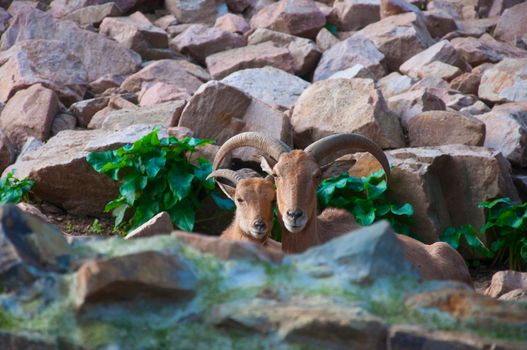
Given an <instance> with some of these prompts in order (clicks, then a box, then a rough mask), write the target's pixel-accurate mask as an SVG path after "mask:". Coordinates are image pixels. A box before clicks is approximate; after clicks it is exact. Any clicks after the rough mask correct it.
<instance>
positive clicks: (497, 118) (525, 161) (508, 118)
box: [476, 102, 527, 167]
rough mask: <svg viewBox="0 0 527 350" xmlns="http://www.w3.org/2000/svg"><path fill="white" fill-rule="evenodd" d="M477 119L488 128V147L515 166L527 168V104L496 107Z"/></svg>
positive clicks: (508, 104) (486, 138) (507, 104)
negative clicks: (495, 150)
mask: <svg viewBox="0 0 527 350" xmlns="http://www.w3.org/2000/svg"><path fill="white" fill-rule="evenodd" d="M476 117H477V118H478V119H480V120H481V121H483V122H484V123H485V125H486V126H487V136H486V137H485V146H486V147H489V148H494V149H497V150H498V151H500V152H501V153H502V154H503V155H504V156H505V157H506V158H507V159H508V160H509V161H511V162H512V163H513V164H515V165H518V166H520V167H526V166H527V102H519V103H506V104H503V105H496V106H494V108H493V109H492V110H491V111H490V112H488V113H485V114H480V115H478V116H476Z"/></svg>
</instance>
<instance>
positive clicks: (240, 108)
mask: <svg viewBox="0 0 527 350" xmlns="http://www.w3.org/2000/svg"><path fill="white" fill-rule="evenodd" d="M178 125H179V126H184V127H187V128H189V129H191V130H193V131H194V132H195V135H196V137H199V138H207V139H212V140H214V141H216V144H217V145H221V144H223V143H224V142H225V141H227V140H228V139H229V138H231V137H232V136H234V135H236V134H239V133H240V132H243V131H259V132H263V133H264V134H267V135H269V136H272V137H275V138H277V139H280V140H283V141H286V142H287V141H288V139H289V125H288V121H287V118H286V117H285V116H284V115H283V113H281V112H280V111H278V110H275V109H273V108H271V107H270V106H268V105H267V104H265V103H263V102H261V101H259V100H256V99H253V98H251V97H250V96H248V95H246V94H245V93H243V92H242V91H240V90H238V89H236V88H234V87H232V86H229V85H226V84H224V83H222V82H219V81H210V82H208V83H206V84H203V85H202V86H201V87H200V88H199V90H198V91H196V93H195V94H194V96H192V98H191V99H190V101H189V102H188V104H187V106H186V107H185V109H184V110H183V113H182V114H181V118H180V120H179V124H178Z"/></svg>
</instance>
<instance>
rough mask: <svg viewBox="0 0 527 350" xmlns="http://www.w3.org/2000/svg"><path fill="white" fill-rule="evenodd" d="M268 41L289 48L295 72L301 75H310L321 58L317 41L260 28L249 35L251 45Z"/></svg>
mask: <svg viewBox="0 0 527 350" xmlns="http://www.w3.org/2000/svg"><path fill="white" fill-rule="evenodd" d="M266 41H269V42H272V43H273V44H275V45H276V46H278V47H283V48H287V49H288V50H289V53H290V54H291V56H292V57H293V60H294V63H293V66H294V68H293V69H294V72H295V74H297V75H300V76H310V75H311V73H312V72H313V69H314V68H315V66H316V64H317V62H318V60H319V59H320V50H319V49H318V47H317V45H316V44H315V42H313V41H312V40H309V39H305V38H299V37H296V36H293V35H289V34H285V33H280V32H275V31H272V30H269V29H263V28H258V29H256V30H255V31H254V32H253V33H252V34H251V35H249V37H248V43H249V45H257V44H260V43H264V42H266Z"/></svg>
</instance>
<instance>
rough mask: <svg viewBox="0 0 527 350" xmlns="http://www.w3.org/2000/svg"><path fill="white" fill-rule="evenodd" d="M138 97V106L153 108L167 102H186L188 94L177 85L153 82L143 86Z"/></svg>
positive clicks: (188, 97)
mask: <svg viewBox="0 0 527 350" xmlns="http://www.w3.org/2000/svg"><path fill="white" fill-rule="evenodd" d="M138 97H139V105H140V106H153V105H156V104H159V103H163V102H168V101H175V100H188V99H190V94H189V93H188V91H187V90H185V89H183V88H181V87H179V86H177V85H174V84H167V83H163V82H155V83H146V84H143V87H142V89H141V91H140V92H139V96H138Z"/></svg>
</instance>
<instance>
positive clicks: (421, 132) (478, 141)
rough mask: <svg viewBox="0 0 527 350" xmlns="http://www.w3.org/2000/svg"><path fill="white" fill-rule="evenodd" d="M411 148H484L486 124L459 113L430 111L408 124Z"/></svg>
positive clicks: (417, 116) (418, 115)
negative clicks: (461, 145) (444, 146)
mask: <svg viewBox="0 0 527 350" xmlns="http://www.w3.org/2000/svg"><path fill="white" fill-rule="evenodd" d="M408 139H409V141H410V146H411V147H423V146H441V145H449V144H463V145H467V146H483V142H484V140H485V123H483V122H481V121H480V120H478V119H476V118H473V117H468V116H465V115H463V114H461V113H459V112H448V111H428V112H422V113H419V114H417V115H416V116H414V117H413V118H412V119H410V121H409V122H408Z"/></svg>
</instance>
